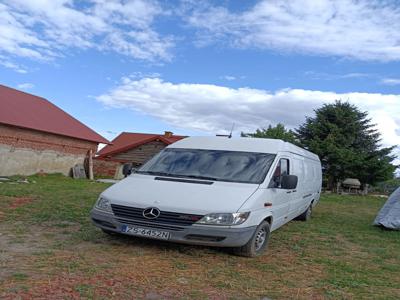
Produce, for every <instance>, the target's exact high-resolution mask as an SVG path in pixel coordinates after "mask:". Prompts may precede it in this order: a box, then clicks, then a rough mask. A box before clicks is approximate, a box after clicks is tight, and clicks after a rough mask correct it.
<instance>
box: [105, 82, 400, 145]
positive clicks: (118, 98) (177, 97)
mask: <svg viewBox="0 0 400 300" xmlns="http://www.w3.org/2000/svg"><path fill="white" fill-rule="evenodd" d="M338 99H341V100H348V101H350V102H351V103H353V104H355V105H357V106H358V107H359V108H360V109H361V110H365V111H368V112H369V115H370V117H371V118H372V121H373V122H374V123H376V124H377V129H378V130H379V131H380V132H381V133H382V136H383V143H384V144H385V145H394V144H399V145H400V134H399V132H400V105H399V102H400V95H383V94H370V93H357V92H353V93H342V94H340V93H335V92H323V91H313V90H303V89H290V88H289V89H282V90H277V91H274V92H271V91H266V90H259V89H252V88H247V87H244V88H238V89H234V88H229V87H223V86H217V85H212V84H193V83H178V84H176V83H171V82H165V81H163V80H162V79H160V78H142V79H132V78H123V80H122V81H121V83H120V85H118V86H117V87H116V88H114V89H112V90H110V91H109V92H108V93H105V94H103V95H100V96H98V97H97V100H98V101H100V102H102V103H103V104H105V105H106V106H109V107H118V108H128V109H132V110H135V111H139V112H141V113H144V114H147V115H150V116H153V117H155V118H158V119H161V120H163V121H165V122H167V123H168V124H170V125H173V126H175V127H179V128H184V129H191V130H198V131H202V132H207V133H211V134H215V133H224V132H228V131H229V130H230V128H231V126H232V123H235V128H236V130H237V131H246V132H250V131H254V130H255V129H256V128H259V127H265V126H267V125H269V124H276V123H278V122H281V123H284V124H285V125H287V126H288V127H290V128H294V127H297V126H298V125H299V124H301V123H303V122H304V120H305V116H312V115H313V110H314V109H316V108H318V107H320V106H321V105H322V104H324V103H332V102H334V101H335V100H338ZM396 130H397V131H396Z"/></svg>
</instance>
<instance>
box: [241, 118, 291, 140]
mask: <svg viewBox="0 0 400 300" xmlns="http://www.w3.org/2000/svg"><path fill="white" fill-rule="evenodd" d="M241 136H242V137H255V138H268V139H279V140H283V141H286V142H290V143H294V144H295V143H296V137H295V133H294V132H293V131H292V130H290V129H289V130H287V129H286V128H285V126H284V125H283V124H281V123H278V124H277V125H276V126H275V127H272V126H271V125H269V126H268V128H267V129H265V128H262V129H257V130H256V132H255V133H243V132H242V134H241Z"/></svg>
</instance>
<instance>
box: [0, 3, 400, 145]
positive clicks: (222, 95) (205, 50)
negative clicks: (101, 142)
mask: <svg viewBox="0 0 400 300" xmlns="http://www.w3.org/2000/svg"><path fill="white" fill-rule="evenodd" d="M199 2H200V1H190V0H188V1H176V2H172V1H144V0H132V1H128V0H124V1H122V0H113V1H111V0H109V1H102V0H92V1H73V0H30V1H25V0H24V1H22V0H12V1H11V0H10V1H8V0H2V1H0V83H1V84H4V85H7V86H11V87H14V88H18V89H21V90H24V91H26V92H30V93H33V94H36V95H40V96H43V97H45V98H47V99H49V100H51V101H52V102H53V103H55V104H56V105H58V106H60V107H61V108H63V109H64V110H66V111H67V112H69V113H70V114H72V115H73V116H75V117H76V118H78V119H79V120H81V121H82V122H84V123H85V124H87V125H88V126H90V127H91V128H93V129H95V130H96V131H98V132H99V133H100V134H102V135H104V136H105V137H107V138H109V139H111V138H113V137H114V136H115V135H116V134H118V133H120V132H121V131H132V132H163V131H164V130H171V131H173V132H174V133H177V134H189V135H193V134H196V135H199V134H215V133H224V132H226V131H227V130H229V129H230V128H231V126H232V123H235V127H236V132H235V134H236V135H238V134H239V133H240V131H252V130H255V129H256V128H258V127H266V126H268V125H269V124H276V123H277V122H281V123H284V124H286V125H287V126H288V127H291V128H293V127H296V126H298V125H299V124H300V123H301V122H302V121H303V120H304V118H305V116H310V115H312V113H313V109H315V108H318V107H320V106H321V105H322V104H323V103H329V102H332V101H334V100H335V99H343V100H348V101H350V102H352V103H354V104H356V105H357V106H359V107H360V108H361V109H362V110H367V111H369V112H370V116H371V117H372V119H373V122H375V123H377V128H378V129H379V130H380V131H381V133H382V135H383V143H384V144H385V145H394V144H400V103H399V102H400V2H399V1H383V0H382V1H375V0H360V1H351V0H337V1H329V0H321V1H315V0H313V1H311V0H303V1H295V0H294V1H284V0H275V1H273V0H270V1H210V2H206V1H201V3H200V4H199Z"/></svg>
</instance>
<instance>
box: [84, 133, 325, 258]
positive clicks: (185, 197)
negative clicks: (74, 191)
mask: <svg viewBox="0 0 400 300" xmlns="http://www.w3.org/2000/svg"><path fill="white" fill-rule="evenodd" d="M321 182H322V176H321V163H320V160H319V158H318V156H317V155H315V154H313V153H311V152H309V151H306V150H304V149H302V148H300V147H297V146H295V145H293V144H290V143H287V142H284V141H281V140H275V139H262V138H225V137H189V138H185V139H183V140H180V141H178V142H176V143H174V144H172V145H170V146H168V147H166V148H165V149H164V150H162V151H161V152H160V153H159V154H157V155H156V156H154V157H153V158H152V159H150V160H149V161H148V162H147V163H146V164H144V165H143V166H142V167H141V168H140V169H139V170H137V171H136V172H134V173H133V174H132V175H130V176H128V177H127V178H125V179H123V180H121V181H120V182H118V183H116V184H114V185H113V186H111V187H110V188H108V189H107V190H105V191H104V192H103V193H102V194H101V195H100V197H99V199H98V200H97V202H96V204H95V206H94V208H93V210H92V211H91V218H92V220H93V222H94V224H95V225H96V226H98V227H100V228H101V229H102V230H103V231H104V232H106V233H122V234H127V235H132V236H139V237H145V238H152V239H160V240H168V241H173V242H181V243H188V244H198V245H209V246H219V247H233V248H235V251H236V252H237V253H238V254H240V255H243V256H250V257H252V256H257V255H260V254H261V253H263V251H264V250H265V249H266V247H267V245H268V239H269V236H270V232H272V231H273V230H275V229H277V228H279V227H281V226H282V225H284V224H285V223H287V222H289V221H290V220H292V219H294V218H298V219H301V220H304V221H306V220H308V219H309V218H310V216H311V212H312V208H313V206H315V205H316V204H317V202H318V200H319V198H320V193H321Z"/></svg>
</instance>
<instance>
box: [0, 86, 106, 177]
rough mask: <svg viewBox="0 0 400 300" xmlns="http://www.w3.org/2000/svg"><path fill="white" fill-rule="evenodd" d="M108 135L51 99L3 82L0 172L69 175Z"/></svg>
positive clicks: (1, 174)
mask: <svg viewBox="0 0 400 300" xmlns="http://www.w3.org/2000/svg"><path fill="white" fill-rule="evenodd" d="M99 143H104V144H108V143H109V141H107V140H106V139H105V138H103V137H102V136H100V135H99V134H97V133H96V132H94V131H93V130H92V129H90V128H89V127H87V126H85V125H84V124H82V123H81V122H79V121H78V120H76V119H75V118H73V117H72V116H70V115H69V114H67V113H66V112H64V111H63V110H61V109H60V108H58V107H57V106H55V105H54V104H52V103H51V102H49V101H48V100H46V99H44V98H41V97H38V96H34V95H31V94H27V93H24V92H21V91H18V90H15V89H12V88H9V87H6V86H3V85H0V176H9V175H16V174H19V175H31V174H34V173H37V172H45V173H63V174H65V175H68V174H69V172H70V170H71V167H73V166H74V165H75V164H83V163H84V160H85V159H86V158H88V157H89V155H90V154H91V153H93V154H94V153H96V151H97V147H98V145H99Z"/></svg>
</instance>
